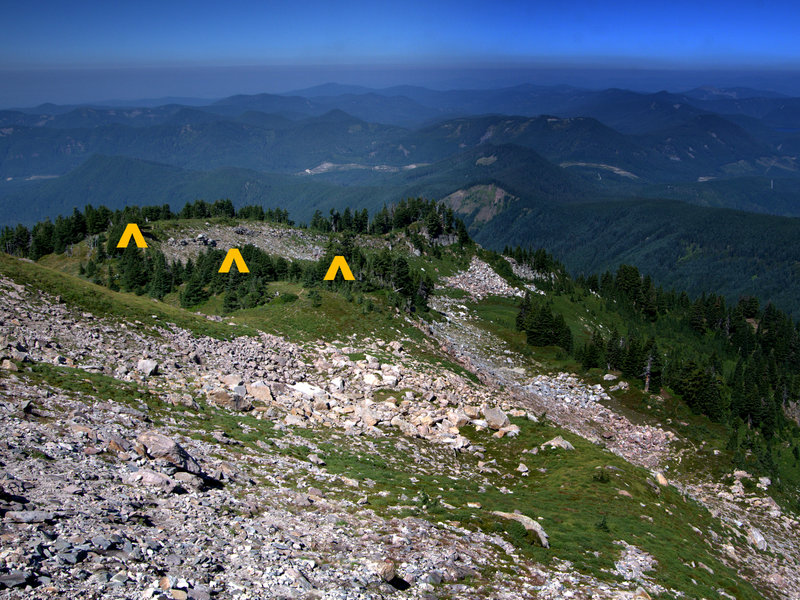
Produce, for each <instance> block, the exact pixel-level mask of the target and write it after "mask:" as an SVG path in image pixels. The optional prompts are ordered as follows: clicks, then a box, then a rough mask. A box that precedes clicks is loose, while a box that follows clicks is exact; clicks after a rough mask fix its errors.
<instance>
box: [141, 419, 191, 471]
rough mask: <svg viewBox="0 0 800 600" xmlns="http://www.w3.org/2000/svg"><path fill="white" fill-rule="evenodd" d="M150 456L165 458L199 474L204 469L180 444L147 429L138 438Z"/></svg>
mask: <svg viewBox="0 0 800 600" xmlns="http://www.w3.org/2000/svg"><path fill="white" fill-rule="evenodd" d="M137 439H138V441H139V443H140V444H141V445H142V446H144V448H145V451H146V452H147V455H148V456H149V457H150V458H163V459H164V460H166V461H168V462H171V463H172V464H173V465H175V466H176V467H178V468H179V469H181V470H183V471H188V472H189V473H194V474H195V475H199V474H200V473H202V472H203V471H202V469H201V468H200V465H199V464H198V463H197V461H196V460H195V459H194V458H192V457H191V456H190V455H189V453H188V452H186V450H184V449H183V448H182V447H181V446H180V444H178V443H177V442H175V441H174V440H172V439H170V438H168V437H167V436H165V435H164V434H162V433H159V432H158V431H154V430H151V431H145V432H144V433H143V434H141V435H140V436H139V437H138V438H137Z"/></svg>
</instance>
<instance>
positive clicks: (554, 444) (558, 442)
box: [542, 435, 575, 450]
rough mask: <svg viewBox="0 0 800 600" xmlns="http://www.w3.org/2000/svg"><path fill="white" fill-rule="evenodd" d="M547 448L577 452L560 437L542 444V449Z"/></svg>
mask: <svg viewBox="0 0 800 600" xmlns="http://www.w3.org/2000/svg"><path fill="white" fill-rule="evenodd" d="M545 446H550V447H551V448H563V449H564V450H575V447H574V446H573V445H572V444H570V443H569V442H568V441H567V440H565V439H564V438H563V437H561V436H560V435H559V436H556V437H554V438H553V439H552V440H549V441H547V442H545V443H544V444H542V448H544V447H545Z"/></svg>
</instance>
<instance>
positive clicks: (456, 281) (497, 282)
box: [442, 257, 525, 300]
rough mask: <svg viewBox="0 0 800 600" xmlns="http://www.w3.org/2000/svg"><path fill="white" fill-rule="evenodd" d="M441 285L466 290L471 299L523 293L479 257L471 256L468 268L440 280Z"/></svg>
mask: <svg viewBox="0 0 800 600" xmlns="http://www.w3.org/2000/svg"><path fill="white" fill-rule="evenodd" d="M442 287H451V288H455V289H459V290H464V291H465V292H467V293H468V294H469V295H470V297H471V298H472V299H473V300H482V299H483V298H486V297H487V296H518V297H522V296H524V295H525V292H523V291H522V290H520V289H517V288H514V287H511V286H510V285H508V283H506V280H505V279H503V278H502V277H500V275H498V274H497V273H496V272H495V271H494V269H492V267H490V266H489V265H488V264H486V263H485V262H484V261H482V260H481V259H479V258H476V257H473V258H472V262H470V264H469V269H467V270H466V271H461V272H459V273H456V274H455V275H453V276H452V277H445V278H443V280H442Z"/></svg>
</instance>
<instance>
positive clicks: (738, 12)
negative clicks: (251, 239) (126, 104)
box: [0, 0, 800, 108]
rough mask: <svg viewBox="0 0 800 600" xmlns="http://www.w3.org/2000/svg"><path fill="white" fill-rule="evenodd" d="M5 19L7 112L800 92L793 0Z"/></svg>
mask: <svg viewBox="0 0 800 600" xmlns="http://www.w3.org/2000/svg"><path fill="white" fill-rule="evenodd" d="M4 16H5V21H6V23H7V25H9V26H8V27H6V30H5V31H4V35H3V37H2V38H1V39H0V78H2V79H0V80H2V81H3V85H2V86H0V107H3V108H8V107H32V106H36V105H38V104H41V103H45V102H53V103H56V104H83V103H91V102H103V101H108V100H113V99H117V100H123V101H132V100H137V99H143V98H160V97H175V96H178V97H198V98H209V99H212V98H221V97H225V96H229V95H232V94H240V93H244V94H253V93H261V92H270V93H284V92H288V91H291V90H296V89H300V88H305V87H310V86H314V85H319V84H323V83H326V82H337V83H342V84H352V85H362V86H367V87H375V88H383V87H389V86H393V85H401V84H408V85H422V86H425V87H430V88H434V89H453V88H461V89H464V88H487V87H505V86H510V85H515V84H520V83H534V84H541V85H554V84H568V85H574V86H576V87H588V88H595V89H596V88H606V87H625V88H628V89H633V90H636V91H645V92H647V91H651V92H652V91H658V90H662V89H667V90H669V91H673V92H680V91H685V90H687V89H691V88H693V87H698V86H703V85H710V86H716V87H732V86H744V87H753V88H757V89H764V90H767V91H777V92H781V93H785V94H790V95H798V96H800V45H798V44H797V43H796V31H797V29H798V25H800V11H798V10H797V8H796V6H795V5H794V4H793V3H792V2H788V1H785V0H779V1H772V0H764V1H761V2H754V3H752V4H750V5H748V6H731V5H730V4H729V3H724V2H722V1H721V0H711V1H709V2H705V3H696V2H688V1H683V0H673V1H672V2H637V1H633V0H621V1H620V2H616V3H613V4H611V5H609V4H604V3H599V2H596V1H594V0H574V1H572V2H569V3H559V4H556V5H553V3H542V2H523V1H509V2H503V3H500V4H493V5H489V4H486V3H481V2H476V1H472V0H461V1H460V2H455V1H451V0H445V1H443V2H437V3H429V2H428V3H426V2H422V1H421V0H409V2H406V3H404V4H403V5H384V4H380V3H378V4H376V3H366V2H342V3H336V4H331V3H325V2H321V1H317V0H311V1H310V2H306V3H303V4H286V3H281V4H278V3H274V2H257V1H255V0H245V1H241V2H237V3H233V4H228V5H225V6H224V7H221V6H220V5H218V4H216V3H211V2H205V1H198V2H193V3H191V4H190V3H183V2H175V3H168V4H163V3H158V4H156V3H154V2H150V1H148V0H144V1H143V2H140V3H136V4H131V5H120V4H108V3H103V2H98V1H96V0H89V1H87V2H84V3H80V4H78V5H68V4H64V3H59V2H54V1H52V0H44V1H43V2H40V3H36V4H35V5H32V4H25V3H18V4H14V5H10V6H8V7H6V10H5V11H4Z"/></svg>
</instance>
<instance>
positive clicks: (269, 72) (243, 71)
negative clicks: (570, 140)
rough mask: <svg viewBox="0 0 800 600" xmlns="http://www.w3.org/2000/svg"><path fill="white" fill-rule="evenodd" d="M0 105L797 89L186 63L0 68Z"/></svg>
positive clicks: (668, 77) (774, 76)
mask: <svg viewBox="0 0 800 600" xmlns="http://www.w3.org/2000/svg"><path fill="white" fill-rule="evenodd" d="M0 78H2V80H3V81H4V82H5V85H4V86H3V88H2V90H0V109H8V108H31V107H35V106H38V105H40V104H45V103H53V104H62V105H71V104H93V103H96V104H100V103H108V102H121V103H124V102H132V103H135V102H136V101H138V100H153V99H161V98H182V99H187V100H188V99H199V100H208V101H214V100H217V99H220V98H224V97H227V96H232V95H236V94H259V93H273V94H286V93H291V92H293V91H298V90H302V89H305V88H309V87H314V86H318V85H323V84H326V83H337V84H342V85H355V86H363V87H367V88H375V89H384V88H389V87H393V86H399V85H415V86H422V87H427V88H430V89H435V90H448V89H488V88H504V87H512V86H515V85H520V84H534V85H544V86H551V85H570V86H574V87H579V88H587V89H605V88H614V87H617V88H625V89H630V90H634V91H637V92H657V91H661V90H667V91H669V92H676V93H677V92H684V91H688V90H690V89H693V88H697V87H701V86H712V87H719V88H730V87H748V88H753V89H757V90H763V91H769V92H778V93H782V94H786V95H796V96H800V69H798V70H791V71H789V70H780V69H774V70H735V69H726V70H691V69H684V70H681V69H652V68H650V69H648V68H607V67H591V66H587V67H581V66H568V67H549V68H548V67H542V66H537V67H520V66H517V65H497V66H492V67H489V66H483V67H472V68H470V67H466V68H465V67H449V68H448V67H438V66H432V67H431V66H420V67H415V66H396V67H387V66H385V65H379V66H376V65H357V66H349V67H348V66H338V67H330V66H238V67H237V66H227V67H214V66H193V67H125V68H107V67H97V68H91V69H87V68H61V69H43V68H42V69H12V70H0Z"/></svg>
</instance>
